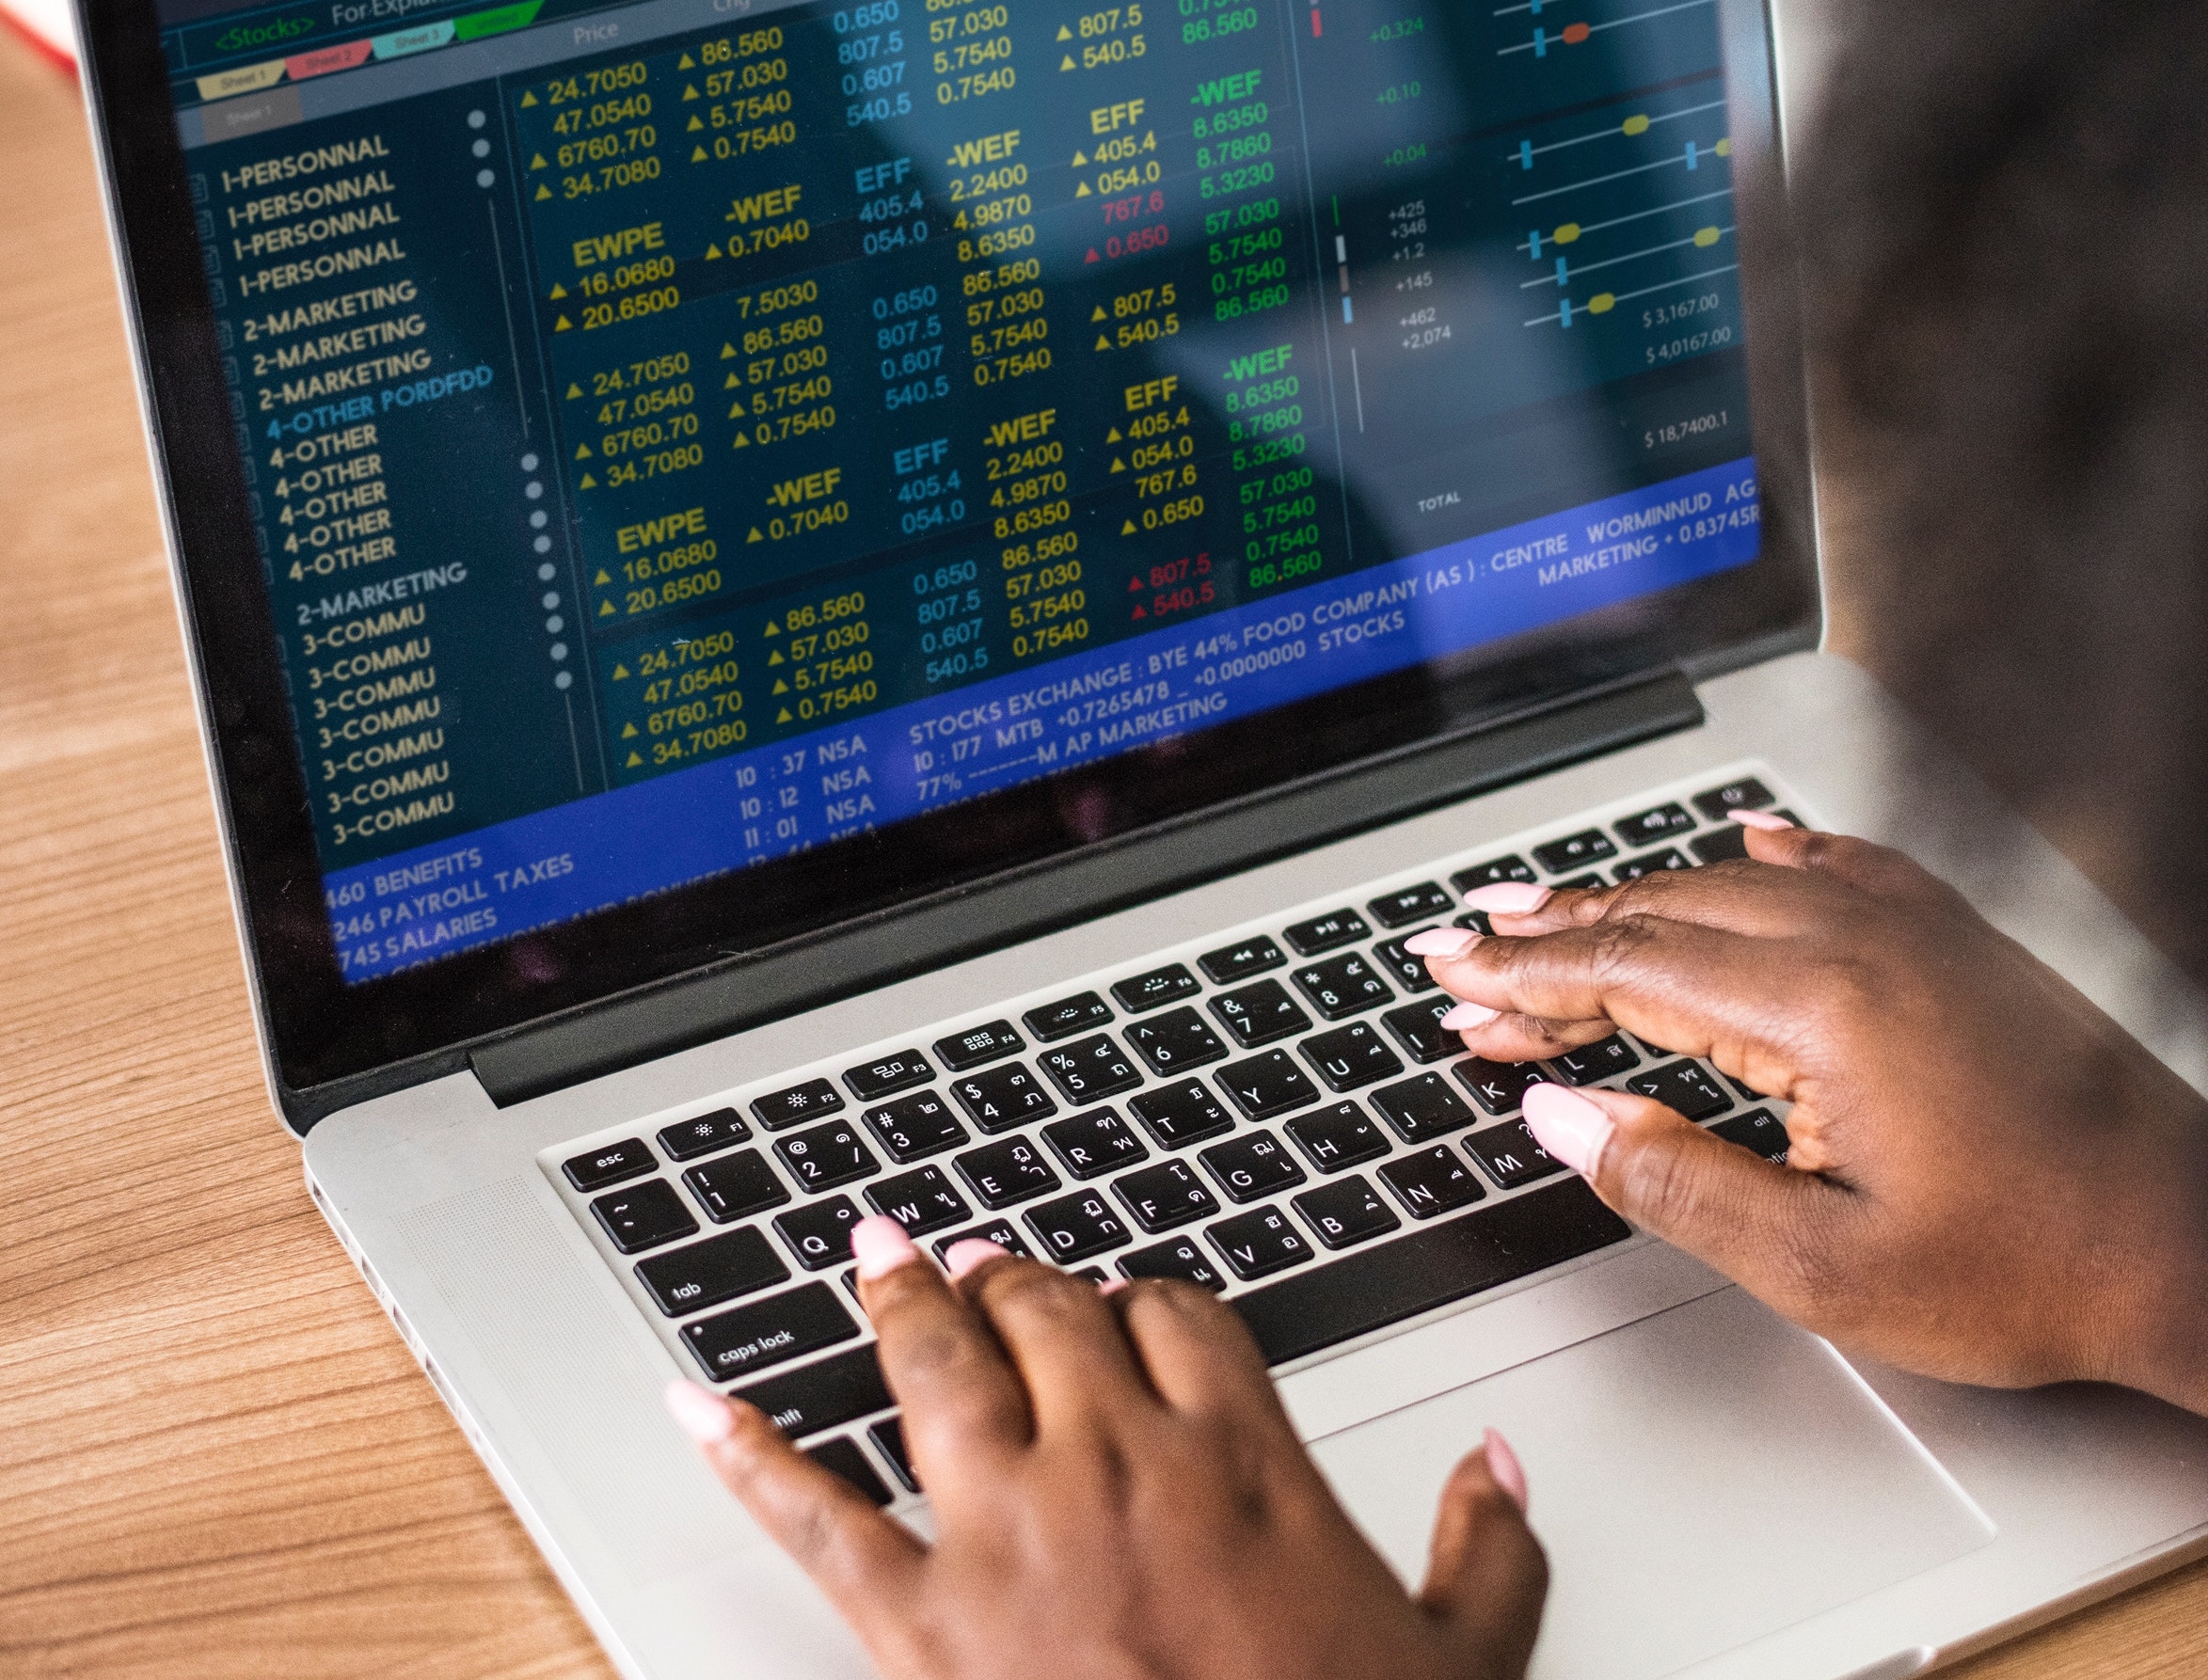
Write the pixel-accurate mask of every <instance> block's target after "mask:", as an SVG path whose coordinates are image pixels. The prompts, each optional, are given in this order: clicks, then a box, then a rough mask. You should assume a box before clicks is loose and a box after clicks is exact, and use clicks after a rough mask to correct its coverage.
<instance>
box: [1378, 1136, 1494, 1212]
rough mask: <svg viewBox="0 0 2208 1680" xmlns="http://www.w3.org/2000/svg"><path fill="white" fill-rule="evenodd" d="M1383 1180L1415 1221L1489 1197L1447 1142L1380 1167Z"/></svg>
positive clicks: (1381, 1179)
mask: <svg viewBox="0 0 2208 1680" xmlns="http://www.w3.org/2000/svg"><path fill="white" fill-rule="evenodd" d="M1380 1181H1381V1182H1382V1183H1383V1184H1385V1185H1387V1186H1388V1188H1389V1189H1390V1191H1391V1192H1393V1194H1394V1197H1395V1199H1396V1200H1397V1201H1399V1202H1401V1203H1402V1204H1403V1209H1404V1212H1406V1213H1408V1214H1409V1215H1410V1216H1411V1217H1412V1218H1413V1219H1432V1218H1434V1217H1435V1216H1436V1215H1437V1214H1440V1213H1446V1212H1450V1211H1451V1210H1452V1209H1454V1208H1461V1207H1464V1206H1466V1205H1468V1204H1469V1203H1471V1202H1476V1201H1478V1200H1479V1199H1480V1198H1481V1197H1484V1196H1485V1195H1486V1194H1487V1193H1486V1192H1485V1190H1483V1189H1481V1188H1480V1181H1479V1180H1478V1179H1475V1178H1474V1177H1472V1169H1471V1168H1470V1167H1469V1166H1467V1165H1465V1164H1464V1162H1463V1160H1462V1159H1461V1158H1460V1157H1458V1156H1457V1155H1455V1154H1453V1152H1452V1151H1451V1149H1450V1148H1449V1146H1448V1145H1447V1144H1445V1143H1438V1144H1436V1145H1435V1146H1434V1147H1433V1148H1432V1149H1421V1150H1420V1151H1419V1152H1418V1153H1417V1154H1415V1155H1406V1156H1404V1157H1403V1158H1402V1159H1401V1160H1399V1161H1390V1162H1389V1163H1388V1165H1385V1166H1383V1167H1382V1168H1380Z"/></svg>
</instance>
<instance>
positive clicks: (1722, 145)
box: [1713, 135, 1733, 157]
mask: <svg viewBox="0 0 2208 1680" xmlns="http://www.w3.org/2000/svg"><path fill="white" fill-rule="evenodd" d="M1713 150H1714V151H1716V152H1717V154H1718V156H1720V157H1731V156H1732V155H1733V136H1732V135H1726V136H1725V137H1724V139H1722V140H1720V141H1719V142H1718V143H1717V145H1716V147H1715V148H1713Z"/></svg>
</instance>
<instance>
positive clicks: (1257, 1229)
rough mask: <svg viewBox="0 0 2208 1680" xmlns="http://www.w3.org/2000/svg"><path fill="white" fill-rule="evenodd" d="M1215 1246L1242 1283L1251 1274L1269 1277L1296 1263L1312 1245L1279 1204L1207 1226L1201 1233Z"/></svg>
mask: <svg viewBox="0 0 2208 1680" xmlns="http://www.w3.org/2000/svg"><path fill="white" fill-rule="evenodd" d="M1203 1234H1204V1235H1205V1236H1206V1237H1208V1238H1209V1239H1210V1240H1211V1244H1212V1246H1213V1247H1214V1248H1216V1249H1217V1250H1218V1251H1219V1256H1220V1258H1221V1259H1222V1260H1225V1261H1226V1262H1227V1264H1228V1266H1229V1267H1230V1268H1231V1270H1232V1271H1233V1273H1234V1276H1237V1277H1239V1278H1241V1279H1242V1280H1243V1281H1244V1282H1245V1283H1247V1282H1248V1281H1249V1280H1250V1279H1251V1278H1253V1277H1270V1276H1272V1275H1273V1274H1274V1273H1275V1272H1285V1271H1286V1270H1287V1269H1288V1268H1289V1267H1290V1266H1299V1265H1301V1264H1302V1263H1303V1262H1304V1261H1305V1260H1309V1259H1311V1244H1309V1243H1307V1242H1305V1241H1304V1240H1303V1233H1302V1232H1301V1231H1299V1230H1297V1229H1296V1228H1295V1225H1294V1224H1293V1223H1291V1222H1290V1220H1289V1217H1288V1215H1287V1214H1285V1213H1283V1212H1280V1210H1279V1208H1259V1209H1257V1210H1255V1211H1254V1212H1248V1213H1237V1214H1236V1215H1235V1216H1234V1217H1233V1218H1231V1219H1222V1220H1220V1221H1219V1223H1218V1224H1216V1225H1214V1226H1210V1227H1207V1228H1205V1230H1204V1233H1203Z"/></svg>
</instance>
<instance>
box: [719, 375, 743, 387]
mask: <svg viewBox="0 0 2208 1680" xmlns="http://www.w3.org/2000/svg"><path fill="white" fill-rule="evenodd" d="M738 384H739V381H738V379H737V377H736V375H735V374H734V373H731V374H729V376H728V383H727V384H726V385H723V387H722V389H723V390H735V389H736V388H737V387H738Z"/></svg>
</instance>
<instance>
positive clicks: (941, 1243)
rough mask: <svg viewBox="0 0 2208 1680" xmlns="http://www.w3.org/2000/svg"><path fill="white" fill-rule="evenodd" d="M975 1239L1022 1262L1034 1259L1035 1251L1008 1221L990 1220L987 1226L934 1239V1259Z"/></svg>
mask: <svg viewBox="0 0 2208 1680" xmlns="http://www.w3.org/2000/svg"><path fill="white" fill-rule="evenodd" d="M975 1237H979V1238H980V1239H981V1240H982V1241H983V1242H986V1243H994V1244H996V1245H997V1246H998V1247H999V1248H1002V1249H1003V1250H1005V1251H1006V1252H1007V1253H1008V1254H1016V1255H1018V1256H1019V1257H1020V1258H1021V1259H1022V1260H1033V1259H1034V1258H1035V1251H1034V1250H1033V1249H1031V1248H1029V1247H1028V1246H1027V1239H1026V1238H1025V1237H1023V1236H1022V1235H1021V1234H1020V1233H1019V1231H1018V1229H1017V1228H1015V1227H1014V1226H1013V1224H1012V1222H1011V1221H1010V1220H1009V1219H992V1220H991V1221H990V1222H989V1223H988V1224H986V1225H977V1226H975V1227H974V1228H971V1229H970V1230H955V1231H953V1232H951V1234H950V1235H949V1236H947V1237H938V1238H936V1239H935V1242H934V1243H933V1244H931V1246H932V1247H933V1248H934V1249H935V1258H936V1259H937V1260H942V1259H943V1257H944V1256H945V1255H946V1254H948V1253H949V1252H950V1251H951V1250H952V1249H954V1248H956V1247H957V1246H958V1245H959V1244H961V1243H963V1242H966V1241H968V1240H970V1239H972V1238H975Z"/></svg>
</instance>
